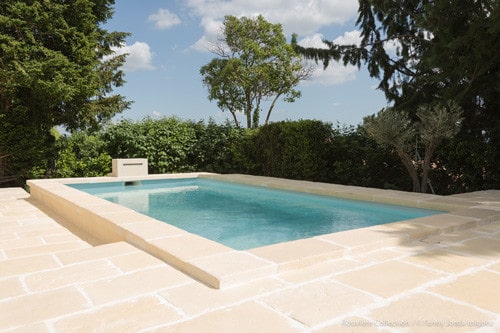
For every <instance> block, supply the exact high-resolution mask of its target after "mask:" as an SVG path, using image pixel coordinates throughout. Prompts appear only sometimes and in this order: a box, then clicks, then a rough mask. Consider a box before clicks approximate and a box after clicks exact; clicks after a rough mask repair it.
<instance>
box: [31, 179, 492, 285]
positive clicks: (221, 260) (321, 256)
mask: <svg viewBox="0 0 500 333" xmlns="http://www.w3.org/2000/svg"><path fill="white" fill-rule="evenodd" d="M192 177H202V178H209V179H218V180H224V181H230V182H235V183H241V184H251V185H257V186H265V187H269V188H280V189H284V190H297V191H301V192H306V193H314V194H321V195H332V196H336V197H341V198H349V199H359V200H364V201H375V202H382V203H390V204H400V205H405V206H411V207H420V208H427V209H436V210H446V211H448V213H445V214H438V215H434V216H430V217H424V218H418V219H413V220H408V221H402V222H396V223H389V224H384V225H378V226H374V227H368V228H362V229H355V230H349V231H342V232H337V233H333V234H327V235H321V236H316V237H312V238H307V239H300V240H296V241H291V242H286V243H279V244H275V245H269V246H264V247H261V248H257V249H252V250H250V251H236V250H234V249H231V248H229V247H226V246H224V245H222V244H219V243H217V242H213V241H210V240H208V239H205V238H203V237H200V236H197V235H194V234H191V233H188V232H186V231H184V230H182V229H179V228H177V227H174V226H171V225H169V224H166V223H162V222H160V221H157V220H155V219H153V218H150V217H147V216H145V215H142V214H139V213H137V212H134V211H133V210H130V209H128V208H126V207H123V206H120V205H116V204H113V203H110V202H108V201H106V200H104V199H100V198H97V197H95V196H92V195H90V194H87V193H84V192H82V191H79V190H76V189H73V188H71V187H69V186H67V184H75V183H83V182H87V183H99V182H110V181H120V182H122V181H140V180H146V179H154V180H158V179H175V178H177V179H178V178H192ZM28 185H29V186H30V192H31V198H32V199H33V200H35V201H36V202H39V203H41V204H42V205H43V206H44V207H46V208H47V209H50V210H51V211H55V212H56V213H57V216H58V217H60V218H61V219H64V220H65V221H66V222H67V223H68V224H70V225H72V226H74V227H75V230H79V231H82V232H84V233H87V234H89V235H92V237H94V238H96V239H98V240H100V242H101V244H105V243H113V242H119V241H126V242H128V243H130V244H132V245H134V246H136V247H138V248H140V249H142V250H144V251H145V252H148V253H150V254H152V255H153V256H155V257H157V258H159V259H161V260H163V261H165V262H166V263H168V264H170V265H171V266H173V267H176V268H177V269H179V270H181V271H183V272H184V273H186V274H188V275H190V276H192V277H193V278H195V279H197V280H199V281H201V282H203V283H205V284H207V285H210V286H212V287H214V288H226V287H230V286H233V285H236V284H241V283H245V282H247V281H252V280H255V279H257V278H262V277H266V276H269V275H271V274H273V272H276V271H278V270H279V271H281V270H289V269H296V268H299V267H304V266H308V265H314V264H316V263H319V262H322V261H324V260H332V259H334V258H339V257H342V256H343V255H346V254H356V253H365V252H366V251H370V250H373V249H377V248H380V247H381V246H396V245H401V244H406V243H408V242H411V241H414V240H419V239H422V238H425V237H427V236H429V235H436V234H440V233H442V232H445V231H450V230H458V229H463V228H467V227H470V226H473V225H478V224H479V223H483V221H481V220H478V219H470V218H464V215H463V213H462V212H463V210H464V209H468V208H470V207H472V206H475V205H477V203H476V202H473V201H468V200H467V199H463V198H457V197H444V196H438V195H430V194H420V193H409V192H400V191H392V190H381V189H371V188H361V187H354V186H344V185H336V184H325V183H314V182H308V181H295V180H287V179H278V178H270V177H260V176H247V175H237V174H233V175H221V174H211V173H189V174H168V175H150V176H147V177H118V178H114V177H96V178H71V179H44V180H30V181H28Z"/></svg>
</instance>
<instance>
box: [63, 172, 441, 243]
mask: <svg viewBox="0 0 500 333" xmlns="http://www.w3.org/2000/svg"><path fill="white" fill-rule="evenodd" d="M69 186H71V187H73V188H76V189H78V190H82V191H84V192H87V193H89V194H92V195H95V196H98V197H100V198H103V199H106V200H108V201H111V202H114V203H117V204H120V205H123V206H125V207H128V208H130V209H133V210H135V211H138V212H140V213H142V214H145V215H148V216H150V217H153V218H155V219H157V220H160V221H163V222H166V223H169V224H171V225H175V226H177V227H179V228H182V229H184V230H186V231H188V232H191V233H194V234H197V235H200V236H202V237H205V238H208V239H211V240H213V241H216V242H219V243H222V244H224V245H226V246H229V247H232V248H234V249H236V250H247V249H250V248H255V247H260V246H265V245H270V244H275V243H281V242H286V241H291V240H296V239H301V238H309V237H314V236H317V235H322V234H328V233H334V232H338V231H344V230H350V229H357V228H363V227H369V226H374V225H379V224H385V223H390V222H395V221H402V220H407V219H413V218H418V217H424V216H430V215H434V214H439V213H442V211H436V210H427V209H419V208H411V207H403V206H396V205H389V204H381V203H371V202H363V201H355V200H347V199H339V198H333V197H329V196H321V195H313V194H305V193H298V192H292V191H286V190H278V189H270V188H263V187H260V186H249V185H241V184H236V183H231V182H224V181H219V180H211V179H203V178H188V179H164V180H146V181H137V182H110V183H97V184H72V185H69Z"/></svg>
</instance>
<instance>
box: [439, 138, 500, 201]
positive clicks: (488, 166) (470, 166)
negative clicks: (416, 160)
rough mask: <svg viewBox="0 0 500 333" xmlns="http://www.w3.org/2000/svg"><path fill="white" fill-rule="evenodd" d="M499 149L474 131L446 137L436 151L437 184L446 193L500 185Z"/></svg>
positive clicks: (498, 187)
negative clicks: (476, 135) (497, 157)
mask: <svg viewBox="0 0 500 333" xmlns="http://www.w3.org/2000/svg"><path fill="white" fill-rule="evenodd" d="M498 150H499V149H498V147H494V146H492V145H490V144H488V143H487V142H486V141H485V140H477V138H476V137H474V136H472V135H467V136H465V135H458V136H457V137H454V138H452V139H448V140H445V141H444V142H443V144H442V146H440V147H439V148H438V150H437V151H436V168H435V169H434V170H432V172H433V175H432V177H433V178H432V179H433V180H432V184H433V186H434V187H435V188H438V189H439V193H442V194H454V193H463V192H473V191H481V190H488V189H500V169H499V168H498V163H497V162H496V160H495V156H497V155H498V153H499V152H498ZM478 166H480V167H478Z"/></svg>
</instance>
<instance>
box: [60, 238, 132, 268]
mask: <svg viewBox="0 0 500 333" xmlns="http://www.w3.org/2000/svg"><path fill="white" fill-rule="evenodd" d="M139 251H140V250H138V249H137V248H135V247H133V246H132V245H130V244H128V243H126V242H116V243H110V244H104V245H99V246H96V247H90V248H86V249H81V250H76V251H68V252H64V253H58V254H57V257H58V258H59V260H61V262H62V263H64V264H66V265H68V264H73V263H76V262H83V261H89V260H95V259H101V258H108V257H114V256H120V255H124V254H128V253H137V252H139Z"/></svg>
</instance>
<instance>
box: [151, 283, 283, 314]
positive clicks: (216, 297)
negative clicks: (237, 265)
mask: <svg viewBox="0 0 500 333" xmlns="http://www.w3.org/2000/svg"><path fill="white" fill-rule="evenodd" d="M283 287H284V285H283V283H281V282H279V281H277V280H276V279H272V278H265V279H261V280H258V281H253V282H249V283H246V284H244V285H240V286H236V287H232V288H227V289H223V290H219V289H214V288H211V287H208V286H206V285H204V284H202V283H198V282H193V283H189V284H186V285H183V286H180V287H176V288H172V289H168V290H164V291H162V292H160V295H161V296H163V297H164V298H165V299H166V300H167V301H168V302H169V303H171V304H173V305H175V306H177V307H179V308H181V309H182V310H183V311H184V312H185V313H187V314H189V315H196V314H199V313H201V312H205V311H207V309H215V308H220V307H227V306H229V305H232V304H235V303H240V302H241V301H243V300H245V299H248V298H250V297H255V296H258V295H260V294H264V293H267V292H270V291H272V290H276V289H280V288H283Z"/></svg>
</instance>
